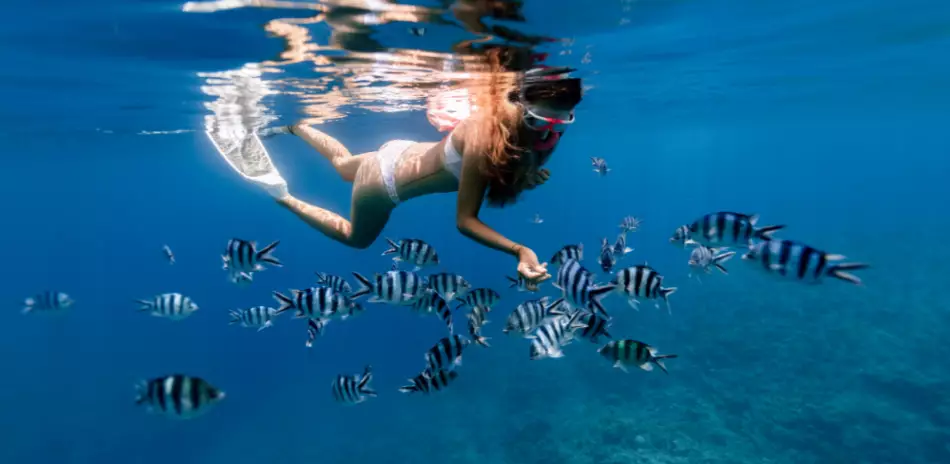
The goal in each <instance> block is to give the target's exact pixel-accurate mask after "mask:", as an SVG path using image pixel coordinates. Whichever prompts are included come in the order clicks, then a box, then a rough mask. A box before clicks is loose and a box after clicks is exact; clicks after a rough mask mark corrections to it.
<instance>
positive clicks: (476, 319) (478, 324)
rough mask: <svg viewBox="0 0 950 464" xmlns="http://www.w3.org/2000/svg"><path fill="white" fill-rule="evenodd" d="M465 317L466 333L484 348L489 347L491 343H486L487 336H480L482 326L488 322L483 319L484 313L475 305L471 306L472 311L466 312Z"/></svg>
mask: <svg viewBox="0 0 950 464" xmlns="http://www.w3.org/2000/svg"><path fill="white" fill-rule="evenodd" d="M467 319H468V335H469V336H471V337H472V341H473V342H474V343H476V344H478V345H481V346H484V347H485V348H491V345H489V344H488V340H489V337H485V336H482V326H484V325H485V324H486V323H488V321H487V320H485V313H484V312H482V311H481V310H480V309H478V307H477V306H476V307H474V308H472V312H471V313H469V314H468V316H467Z"/></svg>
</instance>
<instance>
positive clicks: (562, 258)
mask: <svg viewBox="0 0 950 464" xmlns="http://www.w3.org/2000/svg"><path fill="white" fill-rule="evenodd" d="M570 260H574V261H583V260H584V244H583V243H579V244H577V245H565V246H563V247H561V249H560V250H558V251H557V253H555V254H554V256H552V257H551V260H550V261H551V263H552V264H564V263H565V262H567V261H570Z"/></svg>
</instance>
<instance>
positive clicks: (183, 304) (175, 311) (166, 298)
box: [135, 293, 198, 321]
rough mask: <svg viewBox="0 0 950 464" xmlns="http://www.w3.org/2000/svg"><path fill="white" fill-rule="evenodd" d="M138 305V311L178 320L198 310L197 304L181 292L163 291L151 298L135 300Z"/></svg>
mask: <svg viewBox="0 0 950 464" xmlns="http://www.w3.org/2000/svg"><path fill="white" fill-rule="evenodd" d="M135 301H136V302H138V303H139V304H140V305H142V307H141V308H139V311H140V312H148V313H150V314H151V315H153V316H158V317H164V318H167V319H171V320H173V321H180V320H182V319H184V318H186V317H188V316H191V314H192V313H194V312H195V311H197V310H198V305H197V304H195V302H194V301H192V300H191V298H188V297H187V296H184V295H182V294H181V293H163V294H161V295H156V296H155V297H153V298H152V299H151V300H135Z"/></svg>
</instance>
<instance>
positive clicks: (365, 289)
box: [350, 272, 373, 300]
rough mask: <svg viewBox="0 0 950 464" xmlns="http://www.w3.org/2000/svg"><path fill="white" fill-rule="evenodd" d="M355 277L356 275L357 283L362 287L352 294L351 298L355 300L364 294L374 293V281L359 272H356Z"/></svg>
mask: <svg viewBox="0 0 950 464" xmlns="http://www.w3.org/2000/svg"><path fill="white" fill-rule="evenodd" d="M353 277H356V283H357V284H359V286H360V288H359V290H357V291H355V292H353V293H352V294H350V298H351V299H354V300H355V299H357V298H359V297H361V296H363V295H369V294H370V293H373V282H371V281H370V280H369V279H367V278H366V277H364V276H363V275H362V274H360V273H359V272H354V273H353Z"/></svg>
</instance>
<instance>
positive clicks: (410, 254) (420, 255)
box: [383, 238, 439, 271]
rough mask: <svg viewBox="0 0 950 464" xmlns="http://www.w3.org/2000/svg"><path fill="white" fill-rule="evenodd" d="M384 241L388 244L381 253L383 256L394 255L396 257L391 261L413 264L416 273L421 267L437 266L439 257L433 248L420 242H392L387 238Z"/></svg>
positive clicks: (409, 240) (412, 239) (409, 239)
mask: <svg viewBox="0 0 950 464" xmlns="http://www.w3.org/2000/svg"><path fill="white" fill-rule="evenodd" d="M386 241H387V242H389V249H388V250H386V251H384V252H383V256H386V255H392V254H394V255H396V256H394V257H393V261H403V262H407V263H410V264H415V265H416V269H415V270H417V271H418V270H419V269H421V268H422V267H423V266H434V265H436V264H439V255H438V254H436V252H435V248H433V247H432V245H429V244H428V243H426V242H424V241H422V240H419V239H417V238H404V239H402V240H400V241H398V242H394V241H392V240H390V239H388V238H387V239H386Z"/></svg>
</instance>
